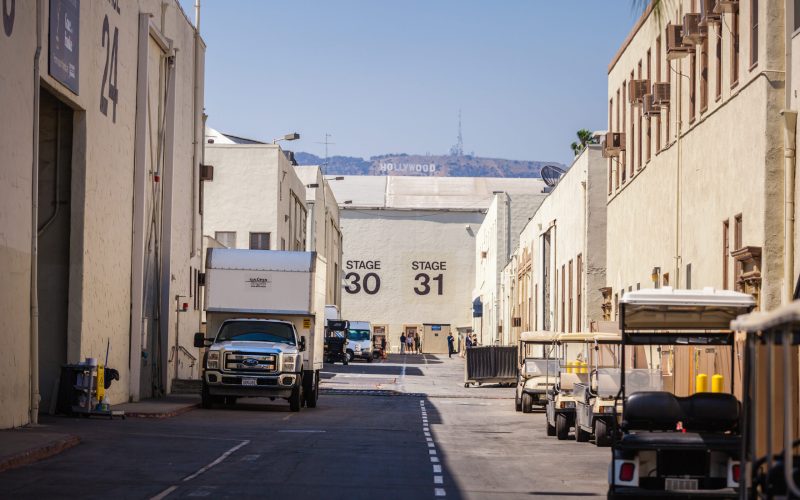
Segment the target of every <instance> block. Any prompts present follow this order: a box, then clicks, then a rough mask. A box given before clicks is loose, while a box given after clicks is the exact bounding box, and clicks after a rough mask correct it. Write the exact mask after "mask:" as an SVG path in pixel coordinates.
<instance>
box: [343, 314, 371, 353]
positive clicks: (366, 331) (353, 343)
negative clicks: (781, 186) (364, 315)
mask: <svg viewBox="0 0 800 500" xmlns="http://www.w3.org/2000/svg"><path fill="white" fill-rule="evenodd" d="M349 323H350V327H349V328H348V329H347V356H348V362H349V361H353V359H355V358H361V359H366V360H367V363H372V360H373V359H374V354H373V349H372V324H371V323H370V322H369V321H350V322H349Z"/></svg>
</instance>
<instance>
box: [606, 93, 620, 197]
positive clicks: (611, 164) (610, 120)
mask: <svg viewBox="0 0 800 500" xmlns="http://www.w3.org/2000/svg"><path fill="white" fill-rule="evenodd" d="M617 104H619V102H617ZM613 111H614V98H613V97H612V98H611V99H609V101H608V131H609V132H613V131H614V114H613ZM613 168H614V158H613V157H611V156H609V157H608V194H611V188H612V186H611V170H612V169H613Z"/></svg>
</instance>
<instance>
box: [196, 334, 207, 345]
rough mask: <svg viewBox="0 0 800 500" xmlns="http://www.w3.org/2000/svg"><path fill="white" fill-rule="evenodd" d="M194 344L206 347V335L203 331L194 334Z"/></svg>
mask: <svg viewBox="0 0 800 500" xmlns="http://www.w3.org/2000/svg"><path fill="white" fill-rule="evenodd" d="M194 346H195V347H206V336H205V335H203V332H197V333H195V334H194Z"/></svg>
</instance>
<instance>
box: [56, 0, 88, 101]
mask: <svg viewBox="0 0 800 500" xmlns="http://www.w3.org/2000/svg"><path fill="white" fill-rule="evenodd" d="M80 10H81V0H50V44H49V53H50V60H49V64H48V71H49V73H50V76H52V77H53V78H55V79H56V80H58V81H59V82H61V83H62V84H64V86H65V87H67V88H68V89H70V90H71V91H73V92H75V94H76V95H77V94H78V77H79V75H80V72H79V69H80V64H79V52H80V50H79V47H80V19H81V16H80Z"/></svg>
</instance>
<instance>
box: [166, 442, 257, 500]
mask: <svg viewBox="0 0 800 500" xmlns="http://www.w3.org/2000/svg"><path fill="white" fill-rule="evenodd" d="M248 444H250V440H249V439H248V440H245V441H242V442H241V443H239V444H237V445H236V446H234V447H233V448H231V449H230V450H228V451H226V452H225V453H223V454H222V455H220V456H219V458H217V459H216V460H214V461H213V462H211V463H210V464H208V465H206V466H205V467H201V468H200V469H198V470H197V472H195V473H194V474H191V475H189V476H186V477H185V478H183V481H184V482H186V481H191V480H192V479H194V478H196V477H197V476H199V475H200V474H203V473H204V472H206V471H207V470H209V469H210V468H212V467H214V466H215V465H219V464H220V463H222V461H223V460H225V459H226V458H228V457H229V456H231V454H232V453H233V452H235V451H236V450H238V449H239V448H241V447H243V446H247V445H248ZM162 498H163V497H162Z"/></svg>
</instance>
